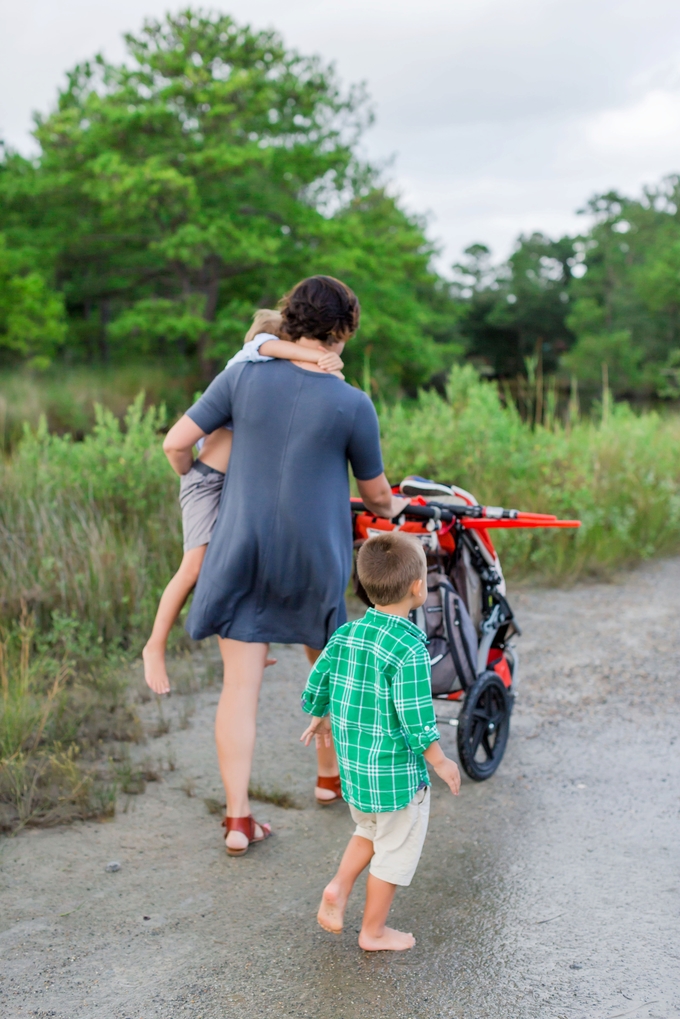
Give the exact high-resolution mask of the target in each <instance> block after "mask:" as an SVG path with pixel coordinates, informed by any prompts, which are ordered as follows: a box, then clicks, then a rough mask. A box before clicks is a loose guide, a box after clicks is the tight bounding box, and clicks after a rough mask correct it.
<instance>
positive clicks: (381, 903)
mask: <svg viewBox="0 0 680 1019" xmlns="http://www.w3.org/2000/svg"><path fill="white" fill-rule="evenodd" d="M396 890H397V886H396V885H393V884H390V883H389V881H383V880H381V878H379V877H375V875H373V874H369V875H368V880H367V882H366V905H365V907H364V919H363V923H362V925H361V931H360V933H359V948H363V950H364V951H365V952H390V951H391V952H404V951H405V950H406V949H407V948H413V946H414V945H415V943H416V939H415V938H414V937H413V935H412V934H406V933H405V932H404V931H395V930H394V929H393V928H392V927H387V926H386V921H387V914H388V913H389V911H390V906H391V905H392V900H393V899H394V893H395V891H396Z"/></svg>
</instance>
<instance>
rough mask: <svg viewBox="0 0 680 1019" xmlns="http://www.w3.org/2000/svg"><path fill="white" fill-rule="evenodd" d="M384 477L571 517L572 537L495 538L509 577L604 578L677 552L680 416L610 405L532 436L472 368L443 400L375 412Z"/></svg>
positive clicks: (427, 396)
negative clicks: (430, 482)
mask: <svg viewBox="0 0 680 1019" xmlns="http://www.w3.org/2000/svg"><path fill="white" fill-rule="evenodd" d="M381 427H382V434H383V450H384V455H385V463H386V469H387V471H388V476H389V478H390V480H395V481H397V480H400V479H401V478H402V477H404V476H405V475H406V474H409V473H413V474H421V475H424V476H425V477H430V478H434V479H436V480H438V481H444V482H454V483H455V484H457V485H461V486H462V487H463V488H467V489H468V490H470V491H471V492H473V493H474V494H475V495H476V496H477V498H478V499H479V501H480V502H483V503H487V504H489V505H503V506H506V507H513V508H515V509H523V510H532V511H534V512H545V513H555V514H558V515H559V516H561V517H565V518H578V519H580V520H581V521H582V527H581V528H580V529H579V530H578V531H566V530H564V531H555V530H552V531H551V530H532V531H522V530H512V531H495V532H494V533H493V537H494V542H495V543H497V545H498V548H499V551H500V554H501V559H502V562H503V565H504V568H505V569H506V572H508V571H509V572H510V574H511V575H514V576H515V577H526V576H533V577H535V578H537V579H540V580H546V581H550V582H554V583H561V582H564V581H571V580H574V579H576V578H578V577H581V576H587V575H600V576H601V575H604V574H607V573H610V572H611V571H612V570H615V569H618V568H620V567H622V566H630V565H632V564H634V563H636V562H639V561H641V560H644V559H649V558H650V557H652V556H655V555H659V554H662V553H669V552H674V551H677V550H678V549H679V548H680V456H679V455H678V450H680V417H679V416H677V415H673V416H666V417H664V416H662V415H659V414H658V413H655V412H646V413H644V414H635V413H633V412H632V411H631V410H630V409H629V408H628V407H627V406H626V405H625V404H620V405H616V406H614V407H612V408H611V410H610V411H609V412H608V413H607V414H605V416H604V420H603V419H602V415H600V416H599V417H598V418H576V420H573V421H572V422H571V424H564V423H562V422H560V421H553V422H551V424H550V426H549V427H546V426H542V425H541V426H537V427H536V428H533V429H532V428H531V427H530V426H529V425H528V424H526V423H525V422H524V421H522V419H521V418H520V416H519V414H518V413H517V411H516V409H515V407H514V406H513V405H510V406H508V407H505V406H503V403H502V402H501V400H500V398H499V394H498V390H497V388H496V386H494V385H493V384H490V383H485V382H481V381H480V380H479V379H478V378H477V376H476V374H475V373H474V371H473V370H472V369H471V368H469V367H466V368H457V369H454V371H453V372H452V374H451V377H450V380H449V385H448V389H447V396H446V398H443V397H442V396H440V395H439V394H438V393H435V392H428V393H423V394H421V395H420V397H419V398H418V400H417V401H416V403H415V404H412V405H404V404H401V405H396V406H393V407H384V408H383V409H382V411H381Z"/></svg>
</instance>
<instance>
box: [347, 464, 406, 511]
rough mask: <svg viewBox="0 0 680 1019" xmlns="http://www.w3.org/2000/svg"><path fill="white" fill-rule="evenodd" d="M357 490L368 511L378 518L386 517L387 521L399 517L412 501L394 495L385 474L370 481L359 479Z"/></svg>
mask: <svg viewBox="0 0 680 1019" xmlns="http://www.w3.org/2000/svg"><path fill="white" fill-rule="evenodd" d="M357 488H358V489H359V495H360V496H361V498H362V500H363V502H364V505H365V506H366V509H367V510H368V511H369V512H370V513H375V515H376V517H385V518H386V519H387V520H391V519H392V518H393V517H398V516H399V514H400V513H401V512H402V510H404V509H405V508H406V506H408V504H409V502H410V501H411V500H410V499H404V498H403V497H402V496H398V495H392V489H391V488H390V483H389V481H388V480H387V478H386V477H385V475H384V474H379V475H378V477H377V478H371V479H370V481H359V480H358V479H357Z"/></svg>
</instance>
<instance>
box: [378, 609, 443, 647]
mask: <svg viewBox="0 0 680 1019" xmlns="http://www.w3.org/2000/svg"><path fill="white" fill-rule="evenodd" d="M366 616H367V617H368V618H371V619H372V621H373V622H374V623H375V624H376V625H377V626H396V627H397V628H399V627H401V628H402V629H404V630H406V631H407V632H408V633H410V634H411V636H413V637H417V638H418V639H419V640H422V642H423V644H427V642H428V641H427V637H426V636H425V634H424V633H423V631H422V630H421V629H420V627H419V626H416V624H415V623H412V622H411V620H410V619H405V618H404V616H395V615H393V614H392V613H391V612H380V611H379V610H378V609H372V608H371V609H367V611H366Z"/></svg>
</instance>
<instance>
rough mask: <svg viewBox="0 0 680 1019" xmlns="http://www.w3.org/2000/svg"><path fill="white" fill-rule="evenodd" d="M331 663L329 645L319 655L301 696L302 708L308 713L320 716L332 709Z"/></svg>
mask: <svg viewBox="0 0 680 1019" xmlns="http://www.w3.org/2000/svg"><path fill="white" fill-rule="evenodd" d="M330 671H331V665H330V658H329V655H328V645H327V646H326V648H325V650H324V651H323V652H322V653H321V654H320V655H319V657H318V658H317V660H316V662H315V663H314V667H313V669H312V671H311V672H310V674H309V678H308V679H307V685H306V686H305V688H304V690H303V691H302V696H301V698H300V701H301V704H302V710H303V711H304V712H306V713H307V714H308V715H314V716H315V717H316V718H320V717H322V716H323V715H327V714H328V712H329V710H330V693H329V677H330Z"/></svg>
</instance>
